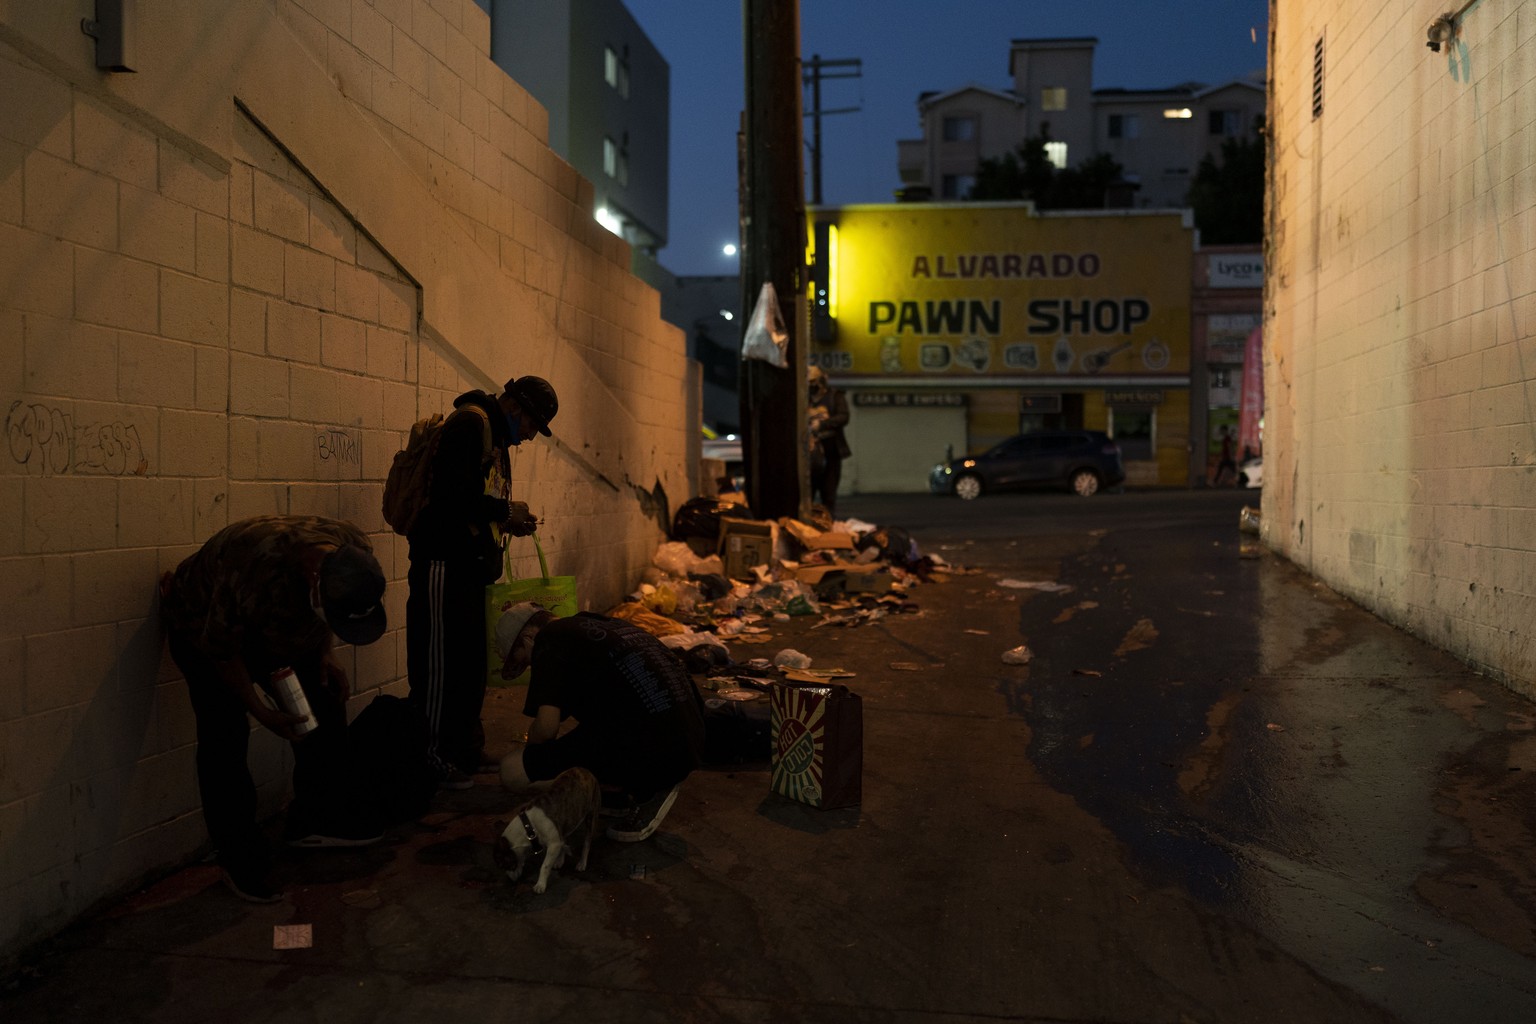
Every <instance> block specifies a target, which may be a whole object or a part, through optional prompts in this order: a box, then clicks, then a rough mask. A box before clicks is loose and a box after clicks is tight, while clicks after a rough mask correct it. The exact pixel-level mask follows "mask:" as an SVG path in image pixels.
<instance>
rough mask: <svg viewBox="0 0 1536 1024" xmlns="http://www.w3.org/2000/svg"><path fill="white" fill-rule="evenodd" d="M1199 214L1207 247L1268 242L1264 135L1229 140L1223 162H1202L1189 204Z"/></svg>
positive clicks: (1223, 146) (1207, 159)
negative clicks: (1265, 224)
mask: <svg viewBox="0 0 1536 1024" xmlns="http://www.w3.org/2000/svg"><path fill="white" fill-rule="evenodd" d="M1185 202H1187V203H1188V204H1189V205H1190V207H1191V208H1192V209H1193V210H1194V211H1195V226H1196V227H1197V228H1199V229H1200V241H1201V244H1203V245H1247V244H1252V243H1258V242H1262V241H1263V240H1264V134H1263V126H1262V124H1261V125H1260V130H1259V133H1258V134H1256V135H1244V136H1237V137H1234V138H1230V139H1226V140H1225V141H1223V142H1222V144H1221V161H1220V162H1219V163H1218V162H1217V161H1216V160H1214V159H1212V158H1211V157H1210V156H1209V155H1207V156H1206V157H1205V159H1203V160H1201V161H1200V167H1199V169H1198V170H1197V171H1196V172H1195V180H1194V182H1193V183H1191V185H1190V187H1189V197H1188V198H1187V199H1186V200H1185Z"/></svg>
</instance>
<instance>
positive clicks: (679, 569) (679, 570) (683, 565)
mask: <svg viewBox="0 0 1536 1024" xmlns="http://www.w3.org/2000/svg"><path fill="white" fill-rule="evenodd" d="M651 564H652V565H654V566H656V568H658V569H660V570H661V571H662V572H666V573H671V574H672V575H673V576H682V577H686V576H689V575H692V574H697V575H701V576H702V575H710V574H717V575H722V576H723V575H724V574H725V563H724V562H722V561H721V560H720V556H719V555H706V556H700V555H696V554H694V553H693V549H692V548H690V547H689V546H688V545H687V544H685V543H683V542H682V541H668V542H667V543H665V544H662V545H661V546H660V547H659V548H657V549H656V553H655V554H654V555H652V556H651Z"/></svg>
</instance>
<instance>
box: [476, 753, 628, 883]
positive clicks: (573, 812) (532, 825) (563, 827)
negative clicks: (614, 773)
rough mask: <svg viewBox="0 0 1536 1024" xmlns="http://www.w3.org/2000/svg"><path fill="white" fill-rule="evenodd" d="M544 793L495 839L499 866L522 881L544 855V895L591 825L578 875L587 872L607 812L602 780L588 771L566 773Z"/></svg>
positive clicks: (541, 875)
mask: <svg viewBox="0 0 1536 1024" xmlns="http://www.w3.org/2000/svg"><path fill="white" fill-rule="evenodd" d="M540 790H541V792H540V793H539V794H538V795H537V796H535V797H534V798H533V799H531V800H529V801H528V802H527V803H525V804H523V805H522V806H520V807H518V809H517V810H516V811H514V812H513V818H512V821H511V823H510V824H508V825H507V826H506V828H505V829H504V830H503V831H502V833H501V835H500V836H498V837H497V839H496V850H495V859H496V866H497V867H499V868H501V869H502V870H504V871H505V872H506V873H507V877H508V878H510V879H511V880H512V881H514V882H515V881H517V880H518V878H519V877H521V875H522V873H523V868H524V867H526V866H527V864H528V861H530V860H536V859H538V858H540V857H541V856H542V858H543V864H541V865H540V867H539V878H538V881H536V882H534V883H533V891H534V892H537V893H542V892H543V891H544V890H545V888H546V887H547V886H548V885H549V876H550V874H551V873H552V872H553V871H554V870H555V869H556V868H558V867H560V865H561V864H562V863H564V862H565V857H566V854H567V853H569V852H570V849H571V844H570V841H569V840H570V838H571V837H574V836H575V834H576V832H577V831H578V830H579V829H581V828H582V826H586V837H585V838H584V839H583V840H582V843H581V859H580V860H578V861H577V862H576V870H577V871H585V870H586V869H587V853H588V852H589V851H590V850H591V849H592V835H593V833H595V832H596V831H597V816H598V812H599V811H600V810H601V809H602V805H603V796H602V791H601V790H600V789H599V788H598V785H597V776H595V775H593V774H592V773H591V772H589V771H587V770H586V769H585V768H567V769H566V770H565V771H563V772H561V773H560V774H559V775H557V776H555V778H554V780H553V781H551V782H549V783H545V784H543V785H542V786H540Z"/></svg>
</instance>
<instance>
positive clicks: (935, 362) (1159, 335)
mask: <svg viewBox="0 0 1536 1024" xmlns="http://www.w3.org/2000/svg"><path fill="white" fill-rule="evenodd" d="M811 217H812V221H813V224H812V232H811V234H810V237H812V238H817V237H818V232H816V231H815V226H816V224H818V223H825V224H831V225H833V226H834V227H835V231H827V230H822V231H821V232H819V237H821V238H823V239H827V238H829V237H830V238H835V239H836V245H835V247H833V246H831V245H827V244H825V243H824V246H823V247H824V249H825V250H826V251H825V253H824V254H823V255H821V256H820V259H821V263H820V265H819V267H818V274H817V276H816V278H815V279H816V282H817V285H816V287H818V288H821V289H824V290H825V291H826V292H827V293H829V295H830V296H835V298H834V299H833V300H832V301H831V302H830V303H827V304H825V305H823V306H822V307H821V312H820V313H818V315H819V316H822V317H823V318H824V320H825V322H824V323H823V324H822V325H821V327H822V330H821V332H820V334H819V337H821V338H824V339H827V340H825V341H820V342H813V344H812V346H811V350H810V352H811V360H812V362H813V363H816V364H818V365H821V366H823V367H825V368H827V369H828V370H832V371H835V372H839V373H842V374H846V375H853V376H869V377H878V378H882V379H896V380H900V379H904V378H906V379H912V378H917V379H921V378H933V377H943V378H947V379H955V380H956V381H957V382H958V381H959V380H960V379H964V378H967V377H970V378H975V377H1023V378H1036V377H1038V378H1041V379H1042V382H1044V381H1045V380H1049V379H1052V378H1057V379H1064V380H1081V379H1084V378H1093V377H1098V376H1101V375H1105V376H1126V375H1152V376H1184V375H1187V374H1188V372H1189V333H1190V332H1189V323H1190V319H1189V295H1190V269H1191V255H1192V251H1193V244H1194V243H1193V234H1194V233H1193V229H1192V227H1191V226H1190V225H1189V223H1188V222H1187V221H1186V219H1185V217H1184V215H1183V214H1181V213H1179V212H1177V211H1174V212H1158V213H1146V212H1142V211H1123V212H1122V211H1116V212H1114V213H1109V214H1092V213H1090V214H1074V215H1064V216H1058V215H1049V216H1039V215H1036V214H1034V213H1033V212H1032V210H1031V208H1030V207H1028V206H1026V205H1023V204H1011V203H1010V204H994V203H975V204H944V205H938V204H934V205H926V204H900V205H884V206H847V207H841V208H835V209H822V210H817V211H814V212H813V213H812V215H811Z"/></svg>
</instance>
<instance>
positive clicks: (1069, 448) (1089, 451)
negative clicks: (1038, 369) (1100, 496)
mask: <svg viewBox="0 0 1536 1024" xmlns="http://www.w3.org/2000/svg"><path fill="white" fill-rule="evenodd" d="M1124 481H1125V467H1124V466H1122V465H1121V463H1120V446H1119V445H1118V444H1116V443H1115V442H1114V440H1113V439H1111V438H1110V436H1109V435H1108V434H1105V433H1103V432H1101V431H1098V430H1034V431H1030V432H1029V433H1028V434H1019V435H1017V436H1014V437H1010V438H1009V439H1008V440H1006V441H1003V442H1001V443H999V444H996V445H994V446H993V447H991V448H989V449H988V450H987V451H985V452H983V453H982V454H980V455H968V456H966V457H965V458H963V459H955V460H953V461H951V462H947V463H946V462H941V463H939V464H938V465H937V466H934V467H933V472H931V473H930V474H929V475H928V489H929V490H930V491H932V492H933V493H934V494H956V495H959V496H960V497H961V498H964V499H966V500H967V501H969V500H971V499H972V498H979V497H981V495H983V494H985V493H987V492H988V491H1017V490H1022V489H1024V488H1027V487H1066V488H1068V489H1070V490H1072V491H1074V492H1076V493H1078V494H1080V495H1082V496H1083V497H1085V498H1086V497H1088V496H1089V495H1091V494H1097V493H1098V492H1099V490H1100V489H1101V488H1104V487H1116V486H1118V485H1119V484H1121V483H1123V482H1124Z"/></svg>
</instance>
